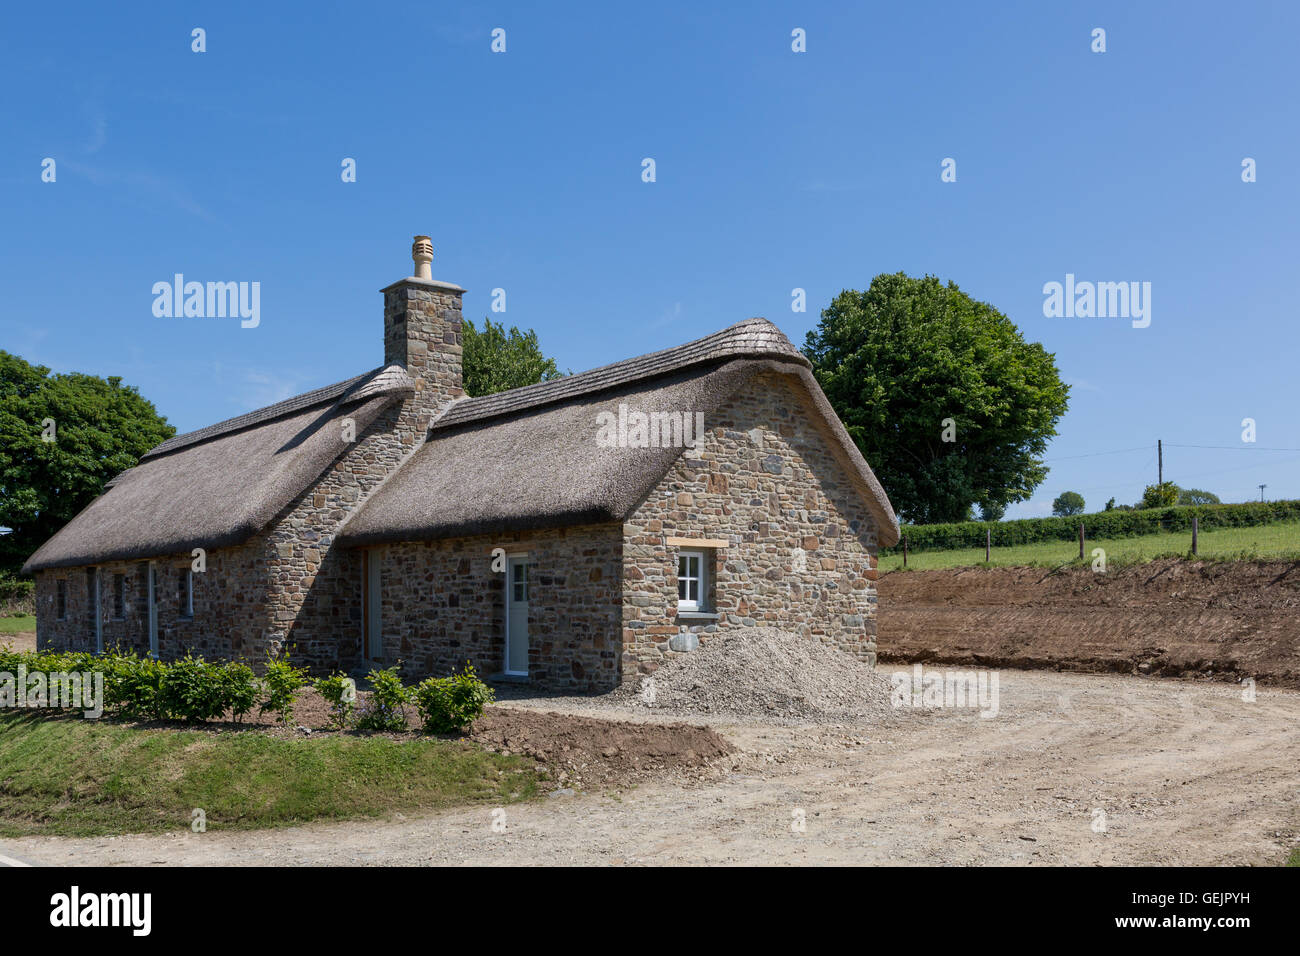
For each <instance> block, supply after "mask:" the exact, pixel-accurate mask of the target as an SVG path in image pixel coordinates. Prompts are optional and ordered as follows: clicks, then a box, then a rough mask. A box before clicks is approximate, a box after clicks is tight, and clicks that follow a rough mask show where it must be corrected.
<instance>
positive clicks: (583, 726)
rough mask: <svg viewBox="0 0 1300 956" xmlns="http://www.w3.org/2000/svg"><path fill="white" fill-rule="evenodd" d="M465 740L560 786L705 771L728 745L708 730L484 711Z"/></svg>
mask: <svg viewBox="0 0 1300 956" xmlns="http://www.w3.org/2000/svg"><path fill="white" fill-rule="evenodd" d="M470 739H471V740H473V741H475V742H476V743H478V744H480V745H481V746H484V747H486V748H488V749H490V750H495V751H497V752H498V753H506V754H522V755H524V756H526V757H532V758H534V759H535V760H537V761H538V762H539V763H541V764H542V765H544V766H545V767H546V768H547V769H548V770H549V771H550V772H551V773H552V775H553V776H554V778H555V781H556V783H557V784H559V785H560V786H565V785H570V784H574V783H581V784H584V785H587V786H591V785H599V784H613V783H624V782H627V781H629V780H632V779H635V778H637V777H640V776H645V775H650V774H658V773H663V772H672V771H683V770H692V769H695V768H701V767H706V766H708V765H709V764H710V763H711V762H712V761H714V760H716V759H717V758H718V757H724V756H726V755H727V754H729V753H731V750H732V748H731V745H730V744H728V743H727V742H726V741H725V740H724V739H723V738H722V737H720V736H718V735H717V734H716V733H714V732H713V731H712V730H709V729H708V728H707V727H693V726H691V725H689V724H680V723H674V724H641V723H630V722H628V721H620V720H600V719H597V718H594V717H578V716H573V715H569V714H556V713H549V712H545V711H534V710H525V709H523V708H518V707H489V708H488V709H487V710H486V711H485V712H484V714H483V716H482V717H481V718H479V719H478V720H476V721H475V722H474V726H473V729H472V731H471V733H470Z"/></svg>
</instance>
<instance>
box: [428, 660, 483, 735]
mask: <svg viewBox="0 0 1300 956" xmlns="http://www.w3.org/2000/svg"><path fill="white" fill-rule="evenodd" d="M495 699H496V692H495V691H493V690H492V688H491V687H488V686H487V684H485V683H483V682H482V681H481V680H479V678H478V675H477V674H476V673H475V672H474V666H473V665H472V664H470V663H469V662H468V661H467V662H466V663H465V669H464V670H463V671H462V672H461V673H459V674H452V675H451V676H450V677H430V678H428V679H426V680H423V681H421V682H420V684H419V685H418V686H417V687H416V688H415V700H416V704H417V706H418V707H419V710H420V718H421V720H423V721H424V729H425V731H426V732H427V733H434V734H450V733H455V732H456V731H459V730H462V729H463V728H465V727H468V726H469V725H470V724H472V723H473V722H474V721H475V720H477V719H478V718H479V717H481V716H482V715H483V708H484V706H486V705H487V704H490V703H491V702H492V701H493V700H495Z"/></svg>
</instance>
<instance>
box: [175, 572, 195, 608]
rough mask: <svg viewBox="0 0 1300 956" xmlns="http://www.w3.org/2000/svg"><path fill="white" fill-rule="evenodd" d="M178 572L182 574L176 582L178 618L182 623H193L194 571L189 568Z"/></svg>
mask: <svg viewBox="0 0 1300 956" xmlns="http://www.w3.org/2000/svg"><path fill="white" fill-rule="evenodd" d="M176 570H177V571H178V572H179V573H180V577H179V579H178V580H177V582H176V590H177V594H176V597H177V608H176V612H177V613H176V616H177V617H178V618H180V619H181V620H182V621H192V620H194V569H193V568H190V567H188V566H187V567H183V568H177V569H176Z"/></svg>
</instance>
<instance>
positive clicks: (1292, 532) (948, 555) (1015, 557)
mask: <svg viewBox="0 0 1300 956" xmlns="http://www.w3.org/2000/svg"><path fill="white" fill-rule="evenodd" d="M1191 547H1192V536H1191V533H1190V532H1188V533H1186V534H1183V533H1181V532H1179V533H1177V534H1169V533H1160V534H1148V535H1142V536H1140V537H1136V538H1112V539H1110V540H1096V541H1093V540H1092V539H1087V540H1085V542H1084V554H1086V555H1087V557H1086V558H1085V559H1084V560H1083V561H1080V560H1079V545H1078V542H1073V543H1071V542H1069V541H1038V542H1035V543H1033V544H1019V545H1013V546H1011V547H1002V548H999V547H994V548H993V549H992V552H991V553H990V560H989V561H988V562H987V563H985V561H984V549H983V548H957V549H954V550H952V551H914V552H912V553H911V554H909V555H908V558H907V567H908V569H909V570H916V571H933V570H940V569H943V568H967V567H990V568H994V567H998V568H1007V567H1031V568H1032V567H1040V568H1055V567H1061V566H1062V565H1069V564H1076V565H1079V566H1081V567H1085V566H1091V565H1092V561H1093V557H1092V549H1093V548H1101V549H1102V550H1104V551H1105V552H1106V566H1107V568H1119V567H1124V566H1126V565H1132V564H1142V563H1145V562H1147V561H1154V560H1156V559H1157V558H1169V557H1175V558H1182V557H1187V556H1188V555H1189V554H1190V552H1191ZM1197 550H1198V552H1199V554H1198V558H1199V559H1200V560H1204V561H1266V560H1267V561H1279V560H1280V561H1294V560H1298V559H1300V523H1297V522H1294V521H1292V522H1288V523H1285V524H1273V525H1260V526H1257V527H1252V528H1216V529H1214V530H1211V531H1202V532H1201V533H1200V535H1199V536H1198V540H1197ZM902 566H903V556H902V555H901V554H890V555H885V556H884V557H882V558H881V559H880V562H879V567H880V570H881V571H882V572H884V571H897V570H898V569H900V568H901V567H902Z"/></svg>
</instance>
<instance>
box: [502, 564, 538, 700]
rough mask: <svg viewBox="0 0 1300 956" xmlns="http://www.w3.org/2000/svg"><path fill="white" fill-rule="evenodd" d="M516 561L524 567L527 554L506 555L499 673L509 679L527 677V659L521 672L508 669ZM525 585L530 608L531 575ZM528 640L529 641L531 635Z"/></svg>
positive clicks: (526, 622)
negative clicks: (502, 633)
mask: <svg viewBox="0 0 1300 956" xmlns="http://www.w3.org/2000/svg"><path fill="white" fill-rule="evenodd" d="M516 561H523V562H524V564H525V565H526V564H527V563H528V552H527V551H518V552H515V553H514V554H507V555H506V593H505V601H504V605H505V606H504V608H503V611H504V613H503V615H502V620H503V621H504V622H505V634H504V638H505V639H504V640H503V641H502V642H501V643H502V646H503V647H504V650H505V654H504V656H503V657H504V659H503V660H502V661H501V673H503V674H506V675H507V676H509V677H527V676H528V665H527V663H526V662H527V657H525V659H524V660H525V665H524V669H523V670H521V671H512V670H511V669H510V605H511V603H512V601H511V595H512V594H514V589H515V562H516ZM527 584H528V600H527V602H526V603H527V604H528V605H529V606H530V607H531V605H532V600H533V599H532V584H533V582H532V577H531V575H530V576H529V578H528V579H527ZM527 626H528V618H527V617H525V618H524V627H525V628H526V627H527ZM529 639H530V641H531V635H530V637H529Z"/></svg>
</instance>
